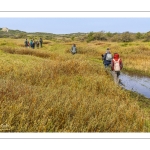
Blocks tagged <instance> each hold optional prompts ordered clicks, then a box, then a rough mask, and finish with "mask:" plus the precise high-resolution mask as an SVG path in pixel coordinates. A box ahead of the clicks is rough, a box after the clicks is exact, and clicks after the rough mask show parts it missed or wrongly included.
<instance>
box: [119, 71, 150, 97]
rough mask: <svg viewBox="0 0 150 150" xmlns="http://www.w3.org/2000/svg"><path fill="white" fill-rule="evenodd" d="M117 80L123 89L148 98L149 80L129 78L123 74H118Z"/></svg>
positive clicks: (145, 78) (135, 77)
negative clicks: (118, 79)
mask: <svg viewBox="0 0 150 150" xmlns="http://www.w3.org/2000/svg"><path fill="white" fill-rule="evenodd" d="M119 78H120V80H121V83H122V84H123V87H124V88H125V89H127V90H132V91H134V92H137V93H139V94H142V95H144V96H145V97H147V98H150V78H147V77H137V76H129V75H126V74H123V73H121V74H120V77H119Z"/></svg>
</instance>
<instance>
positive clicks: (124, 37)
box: [121, 32, 133, 42]
mask: <svg viewBox="0 0 150 150" xmlns="http://www.w3.org/2000/svg"><path fill="white" fill-rule="evenodd" d="M121 41H122V42H131V41H133V39H132V38H131V34H130V33H129V32H123V33H122V35H121Z"/></svg>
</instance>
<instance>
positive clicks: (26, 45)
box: [24, 39, 28, 47]
mask: <svg viewBox="0 0 150 150" xmlns="http://www.w3.org/2000/svg"><path fill="white" fill-rule="evenodd" d="M24 44H25V47H28V40H27V39H26V40H25V42H24Z"/></svg>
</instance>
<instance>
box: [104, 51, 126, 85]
mask: <svg viewBox="0 0 150 150" xmlns="http://www.w3.org/2000/svg"><path fill="white" fill-rule="evenodd" d="M102 60H103V64H104V66H105V68H106V69H107V68H110V69H111V74H112V75H113V77H114V82H115V83H116V84H119V75H120V71H121V69H122V68H123V63H122V60H121V58H120V57H119V54H118V53H114V55H113V56H112V54H111V52H110V49H109V48H107V50H106V53H105V54H104V55H103V54H102Z"/></svg>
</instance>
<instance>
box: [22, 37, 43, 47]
mask: <svg viewBox="0 0 150 150" xmlns="http://www.w3.org/2000/svg"><path fill="white" fill-rule="evenodd" d="M24 44H25V47H31V48H33V49H34V48H35V47H37V48H39V47H42V45H43V40H42V38H40V40H39V41H35V40H34V39H33V40H32V39H31V40H30V42H29V41H28V40H27V39H26V40H25V42H24Z"/></svg>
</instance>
